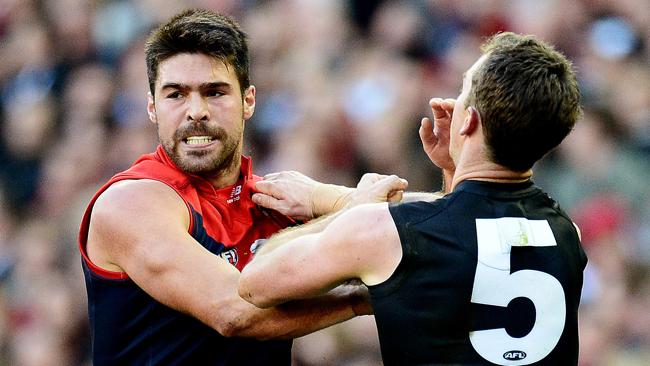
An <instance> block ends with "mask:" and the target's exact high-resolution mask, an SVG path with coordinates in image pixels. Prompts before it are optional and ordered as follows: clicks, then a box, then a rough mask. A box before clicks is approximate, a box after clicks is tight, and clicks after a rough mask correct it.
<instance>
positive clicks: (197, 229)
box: [79, 146, 291, 366]
mask: <svg viewBox="0 0 650 366" xmlns="http://www.w3.org/2000/svg"><path fill="white" fill-rule="evenodd" d="M241 172H242V174H241V176H240V179H239V180H238V181H237V183H235V184H234V185H233V186H230V187H226V188H223V189H219V190H216V189H214V187H213V186H212V185H211V184H210V183H209V182H208V181H206V180H203V179H202V178H199V177H196V176H191V175H188V174H186V173H184V172H182V171H181V170H179V169H178V168H177V167H176V166H175V165H174V163H173V162H172V161H171V160H170V159H169V157H168V156H167V154H166V153H165V151H164V150H163V149H162V147H160V146H158V148H157V150H156V152H155V153H152V154H147V155H143V156H142V157H140V158H139V159H138V160H137V161H136V162H135V163H134V164H133V166H131V167H130V168H129V169H128V170H126V171H124V172H122V173H119V174H117V175H115V176H114V177H112V178H111V179H110V180H109V181H108V183H106V184H105V185H104V186H103V187H101V188H100V189H99V191H98V192H97V193H96V194H95V196H94V197H93V198H92V200H91V202H90V204H89V205H88V208H87V210H86V213H85V215H84V217H83V221H82V223H81V229H80V233H79V248H80V250H81V253H82V257H83V261H82V262H83V269H84V275H85V279H86V289H87V292H88V312H89V318H90V326H91V332H92V344H93V364H94V365H95V366H102V365H280V364H285V365H288V364H290V357H291V342H290V341H266V342H262V341H257V340H254V339H244V338H225V337H223V336H221V335H220V334H219V333H218V332H217V331H215V330H213V329H212V328H210V327H208V326H207V325H205V324H203V323H202V322H200V321H199V320H197V319H195V318H193V317H190V316H188V315H185V314H182V313H180V312H178V311H176V310H173V309H171V308H169V307H167V306H165V305H163V304H161V303H159V302H157V301H156V300H154V299H153V298H151V297H150V296H149V295H148V294H147V293H146V292H144V291H143V290H142V289H141V288H140V287H138V286H137V285H136V284H135V283H134V282H133V281H132V280H131V279H129V277H128V276H127V275H126V274H125V273H120V272H111V271H107V270H104V269H101V268H99V267H97V266H95V265H94V264H93V263H92V262H91V261H90V260H89V259H88V256H87V255H86V240H87V237H88V226H89V222H90V216H91V213H92V208H93V205H94V203H95V201H96V200H97V198H98V197H99V195H100V194H101V193H102V192H104V191H105V190H106V189H107V188H108V187H109V186H110V185H111V184H113V183H115V182H118V181H121V180H127V179H152V180H157V181H160V182H162V183H165V184H166V185H168V186H169V187H171V188H172V189H174V190H175V191H176V193H178V195H179V196H180V197H181V198H182V199H183V201H185V203H186V205H187V209H188V211H189V214H190V218H191V219H190V221H191V223H190V228H189V233H190V234H191V236H192V237H193V238H194V239H196V241H198V242H199V243H200V244H201V245H203V246H204V247H205V248H206V249H208V250H209V251H210V252H212V253H214V254H217V255H219V256H221V257H222V258H224V259H226V260H228V261H229V262H230V263H231V264H233V265H234V266H236V267H237V268H238V269H239V270H241V269H242V268H243V267H244V266H245V265H246V264H247V263H248V262H249V261H250V260H251V259H252V255H253V253H254V251H255V241H256V240H258V239H263V238H267V237H269V236H270V235H271V234H273V233H275V232H277V231H278V230H280V229H282V228H284V227H286V226H288V225H289V224H290V223H291V221H290V219H288V218H287V217H284V216H281V215H279V214H278V213H277V212H270V211H265V210H262V209H261V208H259V207H258V206H256V205H255V204H254V203H253V202H252V201H251V200H250V196H251V186H252V183H253V182H255V181H257V180H259V179H260V178H259V177H257V176H254V175H252V173H251V163H250V160H249V159H248V158H247V157H242V164H241ZM188 286H191V284H188ZM215 290H218V289H215Z"/></svg>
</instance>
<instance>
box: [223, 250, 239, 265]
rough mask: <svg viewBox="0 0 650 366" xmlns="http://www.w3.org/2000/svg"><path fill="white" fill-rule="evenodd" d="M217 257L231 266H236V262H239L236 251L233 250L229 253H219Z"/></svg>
mask: <svg viewBox="0 0 650 366" xmlns="http://www.w3.org/2000/svg"><path fill="white" fill-rule="evenodd" d="M219 256H220V257H221V258H223V259H225V260H227V261H228V262H230V264H232V265H233V266H234V265H237V261H238V260H239V257H238V256H237V250H235V249H230V250H229V251H226V252H221V254H219Z"/></svg>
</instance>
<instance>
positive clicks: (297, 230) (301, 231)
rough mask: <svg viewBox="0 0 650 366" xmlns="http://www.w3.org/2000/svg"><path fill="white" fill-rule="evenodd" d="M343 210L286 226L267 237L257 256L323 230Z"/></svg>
mask: <svg viewBox="0 0 650 366" xmlns="http://www.w3.org/2000/svg"><path fill="white" fill-rule="evenodd" d="M341 212H343V210H339V211H338V212H335V213H334V214H331V215H327V216H321V217H319V218H318V219H315V220H312V221H310V222H308V223H306V224H303V225H299V226H294V227H289V228H286V229H284V230H282V231H280V232H278V233H277V234H274V235H273V236H271V237H270V238H269V239H267V240H266V241H265V242H264V244H263V245H262V246H261V248H259V249H258V251H257V252H256V253H255V258H258V257H260V256H263V255H265V254H268V253H270V252H271V251H273V250H275V249H276V248H277V247H279V246H281V245H283V244H285V243H287V242H289V241H291V240H293V239H296V238H299V237H301V236H304V235H307V234H315V233H319V232H321V231H323V230H324V229H325V228H326V227H327V225H329V223H330V222H332V220H334V219H335V218H336V217H338V216H339V215H340V214H341Z"/></svg>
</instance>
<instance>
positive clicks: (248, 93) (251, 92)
mask: <svg viewBox="0 0 650 366" xmlns="http://www.w3.org/2000/svg"><path fill="white" fill-rule="evenodd" d="M242 97H243V98H242V99H243V103H244V113H243V114H244V119H245V120H247V119H249V118H251V117H253V113H255V85H251V86H249V87H248V88H246V90H244V95H243V96H242Z"/></svg>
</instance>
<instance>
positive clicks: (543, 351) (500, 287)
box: [469, 217, 566, 365]
mask: <svg viewBox="0 0 650 366" xmlns="http://www.w3.org/2000/svg"><path fill="white" fill-rule="evenodd" d="M476 234H477V236H478V238H477V239H478V261H477V266H476V276H475V277H474V287H473V289H472V302H473V303H478V304H486V305H493V306H501V307H506V306H508V303H510V301H512V300H513V299H515V298H518V297H525V298H527V299H529V300H530V301H532V303H533V304H534V305H535V323H534V325H533V328H532V329H531V331H530V332H529V333H528V334H526V335H525V336H523V337H520V338H516V337H512V336H510V335H509V334H508V332H506V330H505V328H497V329H487V330H478V331H473V332H470V333H469V339H470V342H471V343H472V346H473V347H474V349H475V350H476V352H478V354H479V355H481V357H483V358H485V359H486V360H488V361H490V362H492V363H496V364H499V365H528V364H531V363H534V362H537V361H539V360H541V359H543V358H544V357H546V356H547V355H548V354H549V353H551V351H552V350H553V348H555V345H557V342H558V341H559V340H560V337H561V336H562V331H563V330H564V322H565V319H566V305H565V298H564V290H563V289H562V285H561V284H560V282H559V281H558V280H557V279H556V278H555V277H553V276H551V275H550V274H548V273H545V272H541V271H535V270H530V269H526V270H520V271H516V272H514V273H512V274H510V248H511V247H513V246H535V247H544V246H555V245H557V243H556V241H555V237H554V236H553V232H552V231H551V227H550V226H549V224H548V222H547V221H546V220H527V219H525V218H518V217H503V218H499V219H477V220H476Z"/></svg>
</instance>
